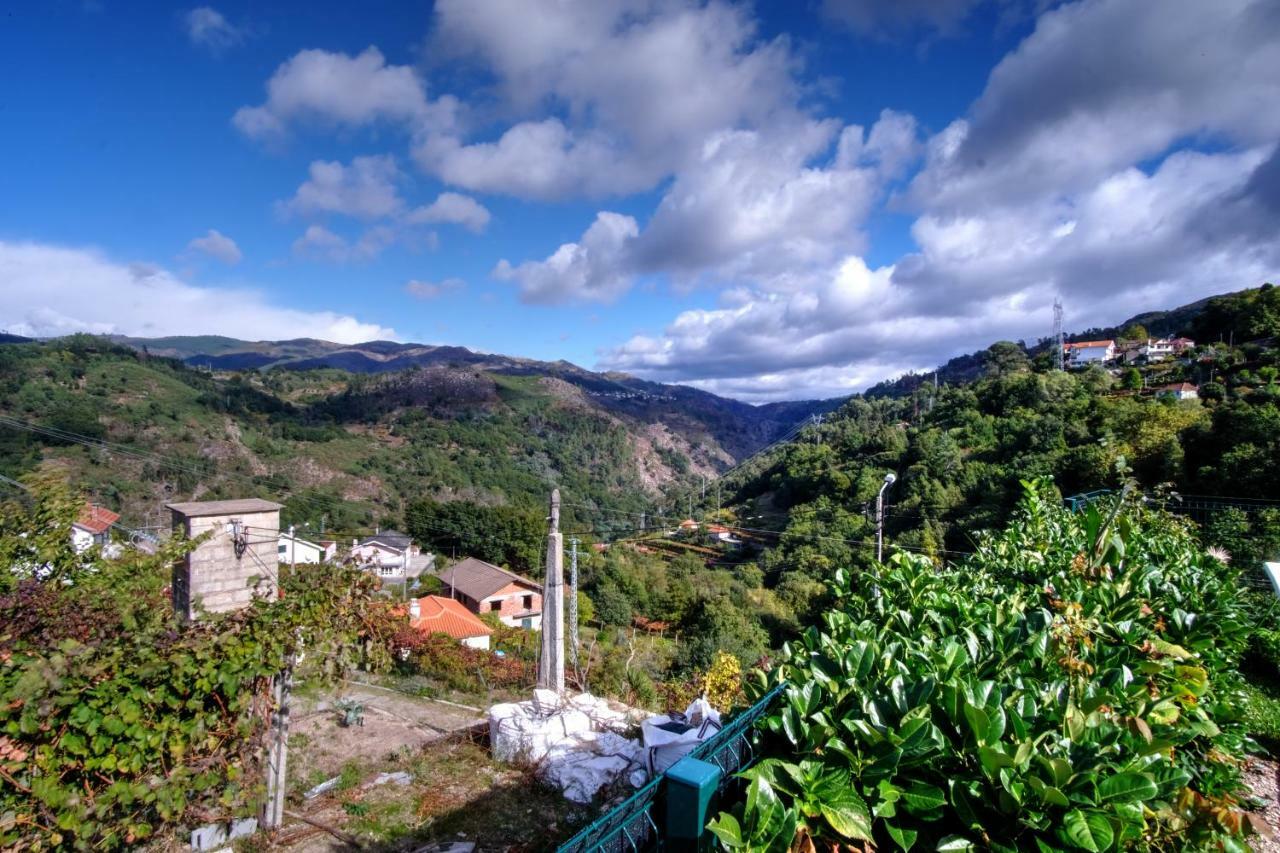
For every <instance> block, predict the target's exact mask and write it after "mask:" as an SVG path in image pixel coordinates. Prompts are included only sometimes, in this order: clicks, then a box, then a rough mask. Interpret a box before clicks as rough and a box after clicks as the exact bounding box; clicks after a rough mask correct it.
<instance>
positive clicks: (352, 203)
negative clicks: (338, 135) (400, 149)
mask: <svg viewBox="0 0 1280 853" xmlns="http://www.w3.org/2000/svg"><path fill="white" fill-rule="evenodd" d="M308 173H309V174H310V177H309V178H308V179H307V181H306V182H305V183H303V184H302V186H300V187H298V190H297V192H296V193H294V196H293V198H292V199H290V200H289V201H287V202H282V203H281V205H280V208H281V210H282V211H284V212H286V213H296V214H301V215H304V216H311V215H315V214H322V213H338V214H342V215H345V216H352V217H355V218H357V219H382V218H385V217H389V216H393V215H395V214H397V213H399V212H400V210H401V209H402V208H403V207H404V200H403V199H401V198H400V192H399V188H398V187H397V183H398V182H399V181H400V179H401V174H400V170H399V168H398V167H397V166H396V162H395V158H394V157H391V156H390V155H382V156H372V157H356V158H355V159H354V160H352V161H351V165H350V166H344V165H342V164H341V163H338V162H334V161H327V160H316V161H314V162H313V163H312V164H311V167H310V169H309V170H308Z"/></svg>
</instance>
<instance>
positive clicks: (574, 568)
mask: <svg viewBox="0 0 1280 853" xmlns="http://www.w3.org/2000/svg"><path fill="white" fill-rule="evenodd" d="M569 545H570V546H571V548H572V550H571V551H570V552H569V554H570V556H569V657H570V658H571V659H572V661H573V674H574V677H575V678H577V679H578V680H579V682H581V680H582V671H581V670H580V669H579V668H578V537H576V536H575V537H573V538H572V539H570V540H569ZM579 689H581V685H579Z"/></svg>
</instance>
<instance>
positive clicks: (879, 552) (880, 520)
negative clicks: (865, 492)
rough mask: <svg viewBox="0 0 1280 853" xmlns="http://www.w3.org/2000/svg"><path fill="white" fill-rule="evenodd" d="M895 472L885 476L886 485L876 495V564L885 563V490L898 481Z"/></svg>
mask: <svg viewBox="0 0 1280 853" xmlns="http://www.w3.org/2000/svg"><path fill="white" fill-rule="evenodd" d="M897 479H898V478H897V477H895V476H894V475H893V472H890V473H888V474H885V475H884V485H883V486H881V487H880V491H879V493H878V494H877V495H876V562H877V563H882V562H884V490H885V489H887V488H889V487H890V486H892V485H893V484H894V482H896V481H897Z"/></svg>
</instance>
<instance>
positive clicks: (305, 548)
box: [276, 527, 336, 564]
mask: <svg viewBox="0 0 1280 853" xmlns="http://www.w3.org/2000/svg"><path fill="white" fill-rule="evenodd" d="M330 544H333V543H330ZM276 550H277V552H278V553H279V555H280V562H281V563H282V564H283V563H323V562H326V561H328V560H331V559H333V551H334V550H336V545H335V546H334V548H333V549H327V548H325V546H324V545H319V544H316V543H315V542H310V541H308V540H306V539H303V538H302V537H300V536H296V535H295V534H294V532H293V528H292V527H291V528H289V530H288V531H286V532H282V533H281V534H280V541H279V545H278V546H277V548H276Z"/></svg>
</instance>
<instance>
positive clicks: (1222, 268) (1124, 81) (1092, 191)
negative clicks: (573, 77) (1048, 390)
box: [601, 0, 1280, 400]
mask: <svg viewBox="0 0 1280 853" xmlns="http://www.w3.org/2000/svg"><path fill="white" fill-rule="evenodd" d="M1175 5H1176V6H1177V8H1176V9H1170V8H1168V7H1166V6H1151V5H1147V4H1132V3H1122V2H1110V1H1109V0H1083V2H1080V3H1075V4H1072V5H1069V6H1064V7H1061V8H1059V9H1057V10H1054V11H1051V12H1047V13H1045V14H1044V15H1043V16H1042V17H1041V18H1040V20H1039V22H1038V24H1037V26H1036V29H1035V31H1034V33H1033V34H1032V35H1031V36H1029V37H1028V38H1027V39H1026V40H1025V41H1024V42H1023V43H1022V44H1021V45H1020V46H1019V47H1018V48H1017V49H1016V50H1014V51H1013V52H1011V53H1010V54H1009V55H1008V56H1007V57H1006V58H1005V59H1004V60H1003V61H1002V62H1001V63H1000V64H999V65H998V66H997V68H996V69H995V70H994V71H993V72H992V74H991V77H990V79H989V81H988V84H987V86H986V89H985V91H984V92H983V94H982V96H981V97H980V98H979V99H978V100H977V101H976V102H975V104H974V105H973V107H972V109H971V110H970V111H969V112H968V114H967V115H966V116H964V117H962V118H960V119H958V120H956V121H955V122H953V123H952V124H951V125H950V126H948V127H946V128H944V129H943V130H942V131H941V132H939V133H938V134H937V135H935V136H934V137H933V138H931V139H929V140H928V141H927V144H926V145H925V148H924V166H923V168H922V169H921V171H920V172H919V173H918V174H917V175H915V176H914V178H912V179H911V184H910V190H909V192H908V193H907V195H906V197H905V198H904V199H903V201H904V202H905V203H906V204H907V205H908V208H907V209H912V208H914V211H915V213H916V216H917V218H916V220H915V222H914V224H913V226H912V229H911V234H912V237H913V239H914V241H915V243H916V245H917V247H918V249H917V250H916V251H913V252H911V253H908V254H907V255H906V256H904V257H902V258H901V259H899V260H898V261H897V262H896V263H895V264H893V265H891V266H886V267H883V268H880V269H875V270H868V269H866V267H865V265H864V264H863V263H862V261H861V260H859V259H858V258H857V257H856V256H850V257H848V258H846V260H844V261H843V262H842V263H839V264H838V265H836V266H834V267H828V268H826V269H825V270H822V269H818V270H817V271H815V273H814V274H813V275H811V276H808V277H806V278H805V279H804V282H803V286H800V287H795V286H784V283H782V282H781V281H780V280H771V279H768V278H760V279H757V280H754V281H753V280H751V279H747V281H746V285H745V286H739V287H735V288H734V289H732V290H731V291H727V292H726V294H725V296H724V297H723V298H722V304H721V306H720V307H719V308H717V309H714V310H710V311H686V312H683V313H681V314H680V315H679V316H678V317H677V318H676V319H675V320H674V321H673V322H672V323H670V324H669V325H668V326H667V328H665V329H664V330H663V331H662V333H661V334H658V335H653V334H647V335H638V336H635V337H633V338H632V339H631V340H629V341H627V342H625V343H624V344H622V345H621V346H618V347H615V348H613V349H610V350H607V351H605V352H603V353H602V356H601V365H602V366H604V367H609V368H613V369H622V370H631V371H633V372H637V373H640V374H642V375H646V376H651V377H654V378H659V379H669V380H677V381H686V382H692V383H695V384H699V385H700V386H701V387H705V388H708V389H709V390H715V391H727V392H729V393H733V394H735V395H737V396H743V397H747V398H751V399H755V400H763V399H777V398H793V397H802V396H809V395H811V394H812V393H814V392H815V390H821V391H824V392H825V391H831V390H833V389H836V388H844V389H846V390H848V389H850V388H857V387H862V386H865V385H866V384H869V383H871V382H874V381H877V380H879V379H883V378H888V377H890V376H892V375H894V374H896V373H898V372H901V371H902V370H903V369H908V368H911V369H926V368H928V367H930V366H932V365H935V364H937V363H939V362H941V361H943V360H945V359H947V358H949V357H951V356H953V355H956V354H959V353H962V352H967V351H972V350H976V349H979V348H982V347H984V346H986V345H988V344H990V343H991V342H993V341H995V340H999V339H1002V338H1003V339H1017V338H1028V339H1035V338H1037V337H1039V336H1042V335H1045V334H1047V333H1048V331H1049V328H1050V322H1051V314H1050V311H1051V307H1050V306H1051V305H1052V301H1053V299H1054V298H1059V297H1060V298H1062V299H1063V301H1064V302H1065V303H1066V305H1067V311H1068V322H1069V324H1070V325H1071V326H1072V327H1075V328H1086V327H1089V326H1093V325H1107V324H1112V323H1116V322H1119V321H1121V320H1123V319H1125V317H1127V316H1129V315H1132V314H1134V313H1138V312H1140V311H1144V310H1150V309H1153V308H1161V307H1172V306H1175V305H1179V304H1184V303H1186V302H1190V301H1194V300H1196V299H1198V298H1202V297H1204V296H1208V295H1211V294H1214V293H1221V292H1224V291H1228V290H1234V289H1238V288H1241V287H1247V286H1252V285H1257V284H1258V283H1260V282H1262V281H1264V280H1268V279H1270V278H1274V276H1275V275H1276V271H1277V269H1278V268H1280V247H1278V246H1277V245H1276V243H1275V241H1274V239H1273V237H1274V234H1275V233H1277V230H1278V229H1280V147H1277V145H1276V142H1275V140H1276V139H1277V137H1280V127H1278V126H1277V122H1280V119H1277V118H1276V113H1275V111H1274V110H1269V109H1267V108H1266V107H1265V106H1264V105H1265V104H1268V103H1273V102H1275V101H1276V100H1277V96H1280V89H1278V88H1277V87H1278V86H1280V82H1277V81H1280V65H1277V63H1280V48H1277V47H1276V45H1277V44H1280V38H1278V36H1280V14H1277V13H1276V12H1275V8H1274V6H1273V5H1272V4H1264V3H1262V2H1256V1H1255V2H1249V0H1229V2H1227V3H1223V4H1207V5H1206V4H1196V3H1178V4H1175ZM916 139H917V137H916V132H915V130H914V128H908V126H907V123H906V122H903V121H899V122H896V123H895V122H889V121H885V122H883V124H882V127H881V128H880V133H879V134H877V133H876V132H875V131H874V130H873V132H872V133H870V134H863V133H862V132H861V131H860V130H853V129H846V130H844V131H842V132H841V135H840V138H839V140H838V141H837V144H836V157H835V166H836V167H839V166H840V165H842V164H844V165H847V164H849V163H853V162H856V163H860V164H862V165H863V167H864V168H865V167H867V166H869V165H872V164H875V165H877V167H878V168H881V169H883V170H884V171H885V172H886V173H899V174H900V173H902V171H903V169H905V168H906V165H907V164H909V163H911V162H912V161H913V158H915V157H916V156H917V155H918V153H919V146H918V143H917V141H916ZM897 152H902V153H901V155H899V154H898V153H897ZM895 164H897V165H895ZM682 177H683V176H682ZM680 180H681V178H677V180H676V184H674V185H673V187H674V186H675V185H678V184H679V182H680ZM731 254H732V255H733V256H734V257H738V258H741V257H744V256H745V253H744V252H743V251H742V250H738V251H736V252H733V253H731ZM855 285H856V286H855ZM853 294H864V295H863V296H861V297H856V298H855V296H854V295H853ZM866 294H870V295H869V296H867V295H866Z"/></svg>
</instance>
